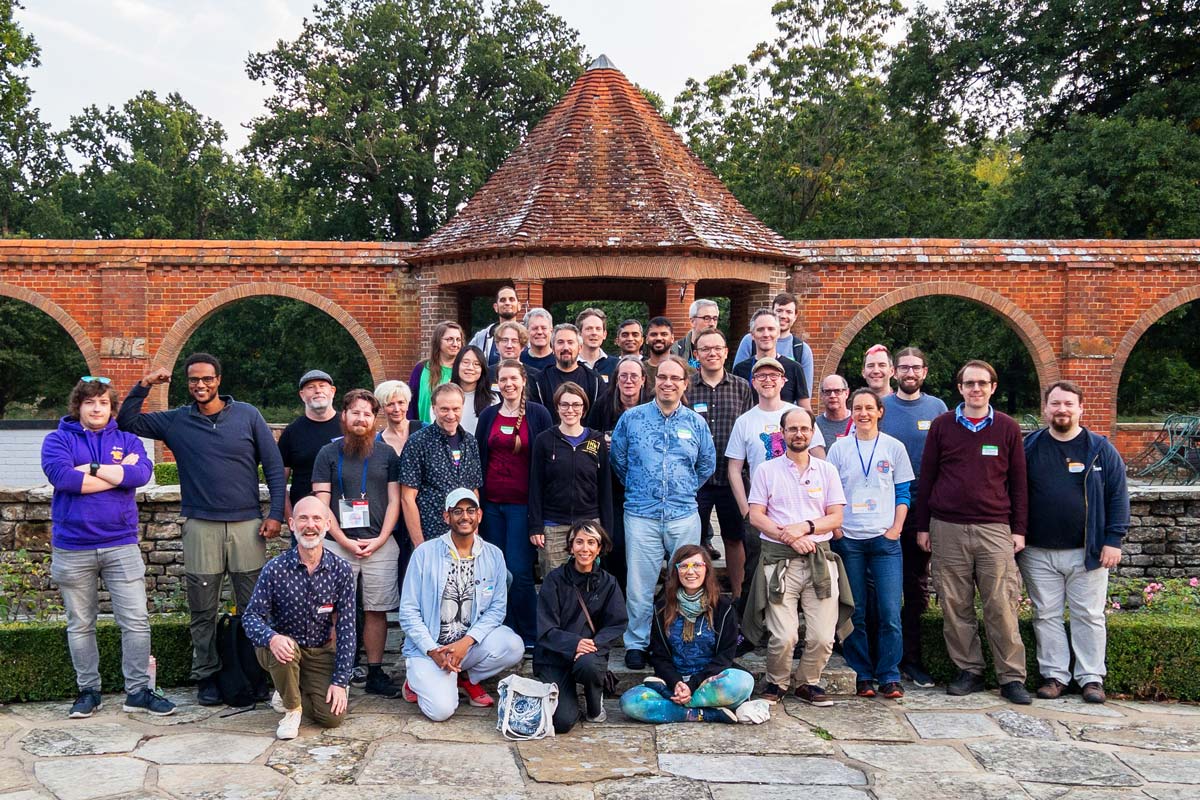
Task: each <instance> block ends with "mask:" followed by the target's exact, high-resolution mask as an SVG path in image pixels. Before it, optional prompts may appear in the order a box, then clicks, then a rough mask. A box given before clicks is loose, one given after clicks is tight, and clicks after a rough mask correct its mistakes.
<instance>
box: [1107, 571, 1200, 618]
mask: <svg viewBox="0 0 1200 800" xmlns="http://www.w3.org/2000/svg"><path fill="white" fill-rule="evenodd" d="M1108 603H1109V607H1110V608H1112V609H1113V610H1118V611H1119V610H1121V609H1132V610H1133V611H1134V613H1138V614H1179V613H1182V614H1196V612H1197V611H1200V577H1195V576H1192V577H1190V578H1166V579H1164V580H1160V581H1159V580H1155V581H1150V582H1146V581H1145V580H1144V579H1140V578H1111V579H1110V580H1109V585H1108Z"/></svg>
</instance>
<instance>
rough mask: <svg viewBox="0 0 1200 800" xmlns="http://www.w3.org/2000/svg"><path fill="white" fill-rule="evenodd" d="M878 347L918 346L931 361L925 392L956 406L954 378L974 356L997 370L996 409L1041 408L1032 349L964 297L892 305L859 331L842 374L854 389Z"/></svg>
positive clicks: (933, 298)
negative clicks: (871, 352) (865, 361)
mask: <svg viewBox="0 0 1200 800" xmlns="http://www.w3.org/2000/svg"><path fill="white" fill-rule="evenodd" d="M875 343H881V344H884V345H887V347H888V349H889V350H891V351H892V353H895V352H896V351H897V350H899V349H900V348H901V347H907V346H915V347H919V348H921V350H923V351H924V352H925V356H926V358H928V360H929V376H928V377H927V378H926V380H925V386H924V391H925V392H927V393H929V394H932V395H934V396H935V397H939V398H941V399H942V400H943V401H944V402H945V403H946V405H947V406H949V407H950V408H954V406H956V405H958V403H959V402H960V401H961V399H962V398H961V396H960V395H959V393H958V387H957V386H956V385H955V382H954V376H955V374H956V373H957V372H958V369H959V367H961V366H962V365H963V364H964V363H966V362H967V361H969V360H970V359H972V358H982V359H983V360H985V361H987V362H988V363H990V364H991V365H992V366H993V367H995V369H996V373H997V375H998V376H999V386H998V387H997V389H996V394H995V395H994V396H993V397H992V405H993V406H995V407H996V408H998V409H1000V410H1002V411H1004V412H1006V413H1008V414H1010V415H1013V414H1019V413H1023V412H1025V411H1028V410H1031V409H1037V408H1039V407H1040V406H1041V403H1040V402H1039V398H1038V380H1037V372H1036V370H1035V369H1034V366H1033V359H1032V358H1031V357H1030V355H1029V350H1028V349H1027V348H1026V347H1025V344H1024V343H1023V342H1022V341H1021V340H1020V338H1019V337H1018V336H1017V334H1016V333H1015V332H1014V331H1013V329H1012V328H1011V327H1009V326H1008V325H1007V324H1005V322H1003V321H1002V320H1001V319H1000V318H999V317H998V316H997V315H996V314H995V313H994V312H992V311H990V310H989V309H987V308H986V307H984V306H982V305H979V304H978V303H973V302H971V301H970V300H964V299H963V298H960V297H945V296H931V297H922V298H918V299H916V300H909V301H908V302H905V303H900V304H899V305H896V306H893V307H891V308H889V309H888V310H886V311H884V312H883V313H882V314H880V315H879V316H878V317H876V318H875V319H873V320H871V321H870V322H869V323H867V325H866V326H865V327H864V328H863V329H862V330H861V331H859V333H858V335H857V336H855V337H854V341H852V342H851V343H850V346H849V347H848V348H846V354H845V355H844V356H843V357H842V363H841V364H840V365H839V366H838V372H839V373H840V374H842V375H844V376H845V377H846V379H847V380H848V381H849V382H850V385H851V386H852V387H858V386H862V385H865V381H863V379H862V377H861V376H862V362H863V354H864V353H866V351H867V348H868V347H870V346H871V345H873V344H875Z"/></svg>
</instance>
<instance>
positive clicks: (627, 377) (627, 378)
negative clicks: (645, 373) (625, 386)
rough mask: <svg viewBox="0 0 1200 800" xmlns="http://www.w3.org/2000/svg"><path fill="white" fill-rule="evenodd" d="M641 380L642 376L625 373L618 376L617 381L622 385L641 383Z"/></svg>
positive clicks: (634, 373)
mask: <svg viewBox="0 0 1200 800" xmlns="http://www.w3.org/2000/svg"><path fill="white" fill-rule="evenodd" d="M641 379H642V376H641V375H639V374H637V373H636V372H633V373H630V372H625V373H621V374H619V375H617V380H619V381H620V382H621V383H633V382H634V381H640V380H641Z"/></svg>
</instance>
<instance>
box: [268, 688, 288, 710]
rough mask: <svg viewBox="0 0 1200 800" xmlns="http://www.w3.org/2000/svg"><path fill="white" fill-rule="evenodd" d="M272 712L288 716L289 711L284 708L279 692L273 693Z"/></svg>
mask: <svg viewBox="0 0 1200 800" xmlns="http://www.w3.org/2000/svg"><path fill="white" fill-rule="evenodd" d="M271 710H272V711H274V712H275V713H276V714H286V713H287V709H286V708H284V706H283V697H282V696H281V695H280V694H279V692H272V693H271Z"/></svg>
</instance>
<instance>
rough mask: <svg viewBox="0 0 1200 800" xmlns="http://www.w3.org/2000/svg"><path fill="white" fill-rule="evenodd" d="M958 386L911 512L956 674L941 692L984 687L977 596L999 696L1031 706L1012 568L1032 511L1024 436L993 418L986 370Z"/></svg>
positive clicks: (929, 445) (935, 427)
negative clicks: (928, 558)
mask: <svg viewBox="0 0 1200 800" xmlns="http://www.w3.org/2000/svg"><path fill="white" fill-rule="evenodd" d="M957 382H958V391H959V393H960V394H961V395H962V398H963V402H962V403H960V404H959V405H958V408H956V409H955V410H954V412H953V413H949V412H948V413H945V414H942V415H941V416H939V417H937V418H936V419H935V420H934V421H933V423H932V424H931V425H930V426H929V436H928V438H926V440H925V452H924V455H923V456H922V458H921V487H920V494H919V496H918V498H917V506H916V510H915V513H916V517H917V523H916V527H917V545H918V546H919V547H920V548H921V549H922V550H925V551H926V552H932V553H933V584H934V588H935V589H936V590H937V594H938V601H939V602H940V604H941V606H942V616H943V619H944V622H943V626H942V634H943V637H944V638H945V640H946V651H947V653H948V654H949V655H950V660H951V661H953V662H954V664H955V665H956V666H957V667H958V670H959V672H958V677H956V678H955V679H954V680H953V681H952V682H951V683H950V685H949V686H948V687H946V692H947V694H952V695H967V694H971V693H972V692H978V691H982V690H983V688H984V687H985V684H984V681H983V672H984V661H983V650H982V647H981V645H980V641H979V623H978V620H977V618H976V616H975V613H976V612H975V591H976V589H978V590H979V595H980V598H981V599H982V601H983V621H984V627H985V628H986V629H987V637H988V645H989V646H990V647H991V650H992V658H993V660H994V662H995V665H996V679H997V681H998V682H999V683H1000V694H1001V696H1002V697H1004V698H1005V699H1006V700H1008V701H1009V702H1011V703H1017V704H1019V705H1028V704H1029V703H1030V702H1032V700H1031V698H1030V697H1029V692H1027V691H1026V690H1025V644H1024V642H1022V641H1021V634H1020V631H1019V630H1018V629H1017V598H1018V597H1019V596H1020V593H1019V588H1018V583H1017V564H1016V561H1015V559H1014V556H1015V555H1016V554H1017V553H1019V552H1021V550H1023V549H1024V548H1025V531H1026V521H1027V518H1028V508H1029V504H1028V496H1029V488H1028V485H1027V484H1026V467H1025V448H1024V443H1023V441H1022V439H1021V427H1020V426H1019V425H1018V424H1017V423H1016V421H1015V420H1013V419H1012V418H1011V417H1008V416H1005V415H1004V414H1001V413H1000V412H999V411H996V410H995V409H994V408H992V405H991V398H992V394H993V393H994V392H995V391H996V370H995V369H993V368H992V365H991V364H988V363H987V362H986V361H968V362H967V363H966V364H964V365H963V367H962V368H961V369H960V370H959V371H958V376H957Z"/></svg>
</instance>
